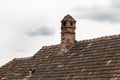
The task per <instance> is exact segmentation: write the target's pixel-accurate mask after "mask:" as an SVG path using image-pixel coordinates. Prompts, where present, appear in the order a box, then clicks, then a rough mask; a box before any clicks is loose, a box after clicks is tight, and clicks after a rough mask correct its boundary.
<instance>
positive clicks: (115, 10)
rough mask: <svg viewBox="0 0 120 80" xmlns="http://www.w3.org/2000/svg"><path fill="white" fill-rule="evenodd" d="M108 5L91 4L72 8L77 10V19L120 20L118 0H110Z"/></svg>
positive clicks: (119, 0)
mask: <svg viewBox="0 0 120 80" xmlns="http://www.w3.org/2000/svg"><path fill="white" fill-rule="evenodd" d="M110 1H111V4H110V5H109V6H100V5H99V6H98V5H97V6H91V7H80V6H78V7H76V8H75V9H73V10H74V11H76V12H77V14H76V15H77V17H78V18H79V19H90V20H97V21H108V22H120V5H119V4H120V0H110Z"/></svg>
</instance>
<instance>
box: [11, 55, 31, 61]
mask: <svg viewBox="0 0 120 80" xmlns="http://www.w3.org/2000/svg"><path fill="white" fill-rule="evenodd" d="M31 58H32V56H30V57H22V58H14V59H13V60H15V61H17V60H26V59H31Z"/></svg>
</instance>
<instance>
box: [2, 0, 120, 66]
mask: <svg viewBox="0 0 120 80" xmlns="http://www.w3.org/2000/svg"><path fill="white" fill-rule="evenodd" d="M67 14H70V15H71V16H73V17H74V18H75V19H76V21H77V26H76V27H77V29H76V39H77V41H79V40H84V39H92V38H97V37H102V36H109V35H117V34H120V0H0V66H1V65H3V64H5V63H7V62H8V61H10V60H12V59H14V58H20V57H29V56H32V55H34V54H35V53H36V52H37V51H38V50H39V49H40V48H41V47H42V46H47V45H54V44H59V43H60V27H61V25H60V24H61V23H60V21H61V20H62V18H63V17H64V16H65V15H67Z"/></svg>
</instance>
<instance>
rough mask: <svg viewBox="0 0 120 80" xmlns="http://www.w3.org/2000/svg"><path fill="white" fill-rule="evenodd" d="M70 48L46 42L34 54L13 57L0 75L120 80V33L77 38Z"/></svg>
mask: <svg viewBox="0 0 120 80" xmlns="http://www.w3.org/2000/svg"><path fill="white" fill-rule="evenodd" d="M68 50H69V51H68V52H67V53H63V52H61V51H60V45H53V46H45V47H43V48H42V49H40V50H39V51H38V52H37V53H36V54H35V55H34V56H32V57H29V58H21V59H14V60H12V61H10V62H9V63H7V64H6V65H4V66H2V67H1V68H0V79H3V78H6V79H8V80H18V79H20V80H26V79H28V78H29V79H28V80H67V79H69V80H120V35H113V36H107V37H101V38H96V39H90V40H83V41H78V42H76V43H75V44H73V45H71V46H70V47H69V49H68ZM30 70H34V72H32V73H31V76H30V73H29V71H30Z"/></svg>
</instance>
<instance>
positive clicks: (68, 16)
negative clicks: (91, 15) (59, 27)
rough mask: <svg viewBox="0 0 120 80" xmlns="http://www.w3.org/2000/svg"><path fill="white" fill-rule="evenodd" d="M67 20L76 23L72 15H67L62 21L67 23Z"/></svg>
mask: <svg viewBox="0 0 120 80" xmlns="http://www.w3.org/2000/svg"><path fill="white" fill-rule="evenodd" d="M66 20H71V21H74V22H76V20H75V19H74V18H73V17H72V16H71V15H69V14H67V15H66V16H65V17H64V18H63V19H62V20H61V22H63V21H66Z"/></svg>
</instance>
